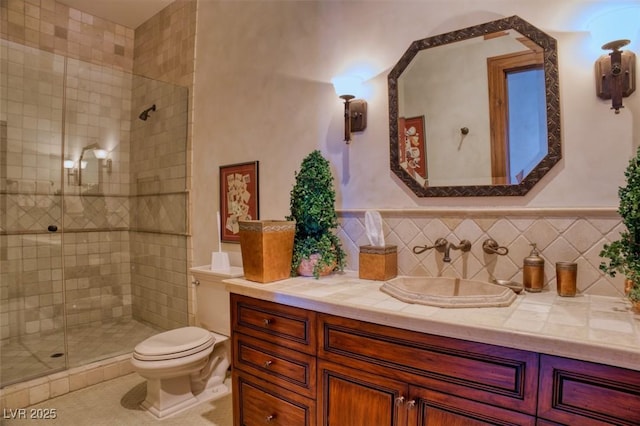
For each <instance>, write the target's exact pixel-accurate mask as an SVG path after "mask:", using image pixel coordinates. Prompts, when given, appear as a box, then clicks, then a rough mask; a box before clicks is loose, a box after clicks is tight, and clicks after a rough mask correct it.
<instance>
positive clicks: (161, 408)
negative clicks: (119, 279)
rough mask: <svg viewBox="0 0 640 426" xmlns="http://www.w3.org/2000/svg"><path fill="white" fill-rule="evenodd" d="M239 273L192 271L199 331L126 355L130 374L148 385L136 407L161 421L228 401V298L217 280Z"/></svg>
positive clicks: (154, 341)
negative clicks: (210, 403)
mask: <svg viewBox="0 0 640 426" xmlns="http://www.w3.org/2000/svg"><path fill="white" fill-rule="evenodd" d="M238 269H240V271H237V270H235V269H234V270H232V271H229V272H228V273H226V272H225V273H221V272H215V273H214V272H213V271H209V270H207V269H205V268H204V267H198V268H192V269H191V272H192V274H193V275H194V277H195V278H196V281H195V282H194V283H196V303H197V305H198V307H199V308H198V307H196V323H197V324H198V326H197V327H196V326H189V327H181V328H177V329H174V330H169V331H165V332H162V333H159V334H156V335H154V336H151V337H149V338H148V339H146V340H144V341H142V342H140V343H139V344H138V345H137V346H136V347H135V349H134V351H133V354H132V355H131V364H132V366H133V370H134V371H135V372H137V373H138V374H139V375H140V376H142V377H144V378H145V379H147V396H146V398H145V400H144V401H143V402H142V403H141V407H142V408H143V409H145V410H147V411H148V412H149V413H151V414H152V415H154V416H155V417H156V418H159V419H162V418H165V417H167V416H170V415H173V414H177V413H179V412H181V411H184V410H186V409H188V408H191V407H193V406H195V405H197V404H200V403H202V402H205V401H212V400H215V399H218V398H221V397H223V396H225V395H228V394H229V393H230V392H231V389H230V384H229V383H228V381H227V382H225V379H226V376H227V370H228V368H229V362H230V352H231V351H230V344H229V337H228V336H229V335H230V323H229V293H228V292H227V291H226V290H225V286H224V283H223V282H222V280H224V279H227V278H233V277H237V276H242V273H241V268H238Z"/></svg>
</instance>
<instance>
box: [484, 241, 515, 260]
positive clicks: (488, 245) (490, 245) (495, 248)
mask: <svg viewBox="0 0 640 426" xmlns="http://www.w3.org/2000/svg"><path fill="white" fill-rule="evenodd" d="M482 249H483V250H484V252H485V253H487V254H497V255H500V256H506V255H507V254H509V249H508V248H507V247H501V246H500V245H498V243H497V242H496V240H494V239H491V238H489V239H486V240H484V242H483V243H482Z"/></svg>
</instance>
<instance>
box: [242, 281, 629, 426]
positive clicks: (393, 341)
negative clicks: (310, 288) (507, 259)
mask: <svg viewBox="0 0 640 426" xmlns="http://www.w3.org/2000/svg"><path fill="white" fill-rule="evenodd" d="M231 317H232V318H231V320H232V322H231V323H232V342H233V350H232V352H233V355H232V358H233V370H232V378H233V410H234V414H233V415H234V425H235V426H250V425H259V424H265V423H268V424H269V425H281V426H314V425H317V426H372V425H375V426H387V425H389V426H418V425H420V426H427V425H428V426H443V425H444V426H450V425H472V426H475V425H496V424H500V425H539V426H543V425H544V426H551V425H570V426H573V425H581V426H582V425H585V426H589V425H603V424H611V425H639V424H640V372H638V371H633V370H627V369H623V368H617V367H611V366H606V365H601V364H595V363H590V362H584V361H577V360H572V359H567V358H561V357H556V356H550V355H545V354H538V353H536V352H531V351H524V350H519V349H512V348H506V347H502V346H495V345H489V344H483V343H476V342H471V341H466V340H460V339H453V338H447V337H442V336H435V335H431V334H427V333H421V332H415V331H410V330H405V329H400V328H395V327H390V326H384V325H379V324H373V323H369V322H364V321H359V320H354V319H348V318H344V317H340V316H335V315H329V314H324V313H317V312H314V311H310V310H306V309H301V308H296V307H291V306H287V305H282V304H279V303H275V302H269V301H264V300H259V299H254V298H251V297H247V296H241V295H237V294H233V293H232V295H231Z"/></svg>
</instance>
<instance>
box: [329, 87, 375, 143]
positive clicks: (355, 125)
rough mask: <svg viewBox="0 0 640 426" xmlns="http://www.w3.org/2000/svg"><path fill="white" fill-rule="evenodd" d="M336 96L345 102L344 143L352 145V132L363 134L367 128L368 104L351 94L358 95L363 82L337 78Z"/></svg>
mask: <svg viewBox="0 0 640 426" xmlns="http://www.w3.org/2000/svg"><path fill="white" fill-rule="evenodd" d="M332 81H333V86H334V89H335V91H336V94H337V95H338V97H340V99H342V100H344V141H345V142H346V143H347V144H349V143H351V132H361V131H363V130H364V129H366V128H367V102H366V101H365V100H364V99H355V96H354V95H352V94H350V93H357V89H358V87H359V86H361V85H362V80H361V79H359V78H357V77H336V78H334V79H333V80H332Z"/></svg>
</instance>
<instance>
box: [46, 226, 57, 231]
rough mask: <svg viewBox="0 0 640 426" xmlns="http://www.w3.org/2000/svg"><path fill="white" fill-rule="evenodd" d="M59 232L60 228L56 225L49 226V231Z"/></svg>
mask: <svg viewBox="0 0 640 426" xmlns="http://www.w3.org/2000/svg"><path fill="white" fill-rule="evenodd" d="M57 230H58V227H57V226H56V225H49V226H47V231H49V232H56V231H57Z"/></svg>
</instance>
